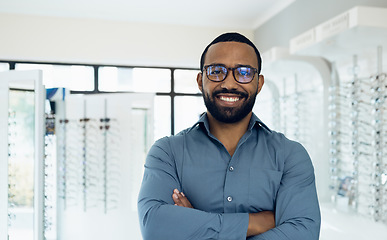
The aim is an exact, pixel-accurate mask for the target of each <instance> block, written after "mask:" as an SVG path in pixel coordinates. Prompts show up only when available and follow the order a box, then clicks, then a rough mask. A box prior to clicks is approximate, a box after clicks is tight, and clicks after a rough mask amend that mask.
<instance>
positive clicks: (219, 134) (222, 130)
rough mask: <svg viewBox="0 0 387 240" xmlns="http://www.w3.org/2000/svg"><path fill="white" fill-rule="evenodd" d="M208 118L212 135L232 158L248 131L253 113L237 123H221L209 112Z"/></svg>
mask: <svg viewBox="0 0 387 240" xmlns="http://www.w3.org/2000/svg"><path fill="white" fill-rule="evenodd" d="M207 116H208V122H209V125H210V132H211V134H212V135H214V136H215V137H216V138H217V139H218V140H219V141H220V142H221V143H222V144H223V145H224V146H225V148H226V149H227V151H228V152H229V154H230V155H231V156H232V155H233V154H234V152H235V150H236V147H237V145H238V142H239V140H240V139H241V138H242V136H243V135H244V134H245V133H246V131H247V128H248V126H249V123H250V119H251V116H252V112H250V113H249V114H247V115H246V117H244V118H243V119H242V120H241V121H239V122H236V123H224V122H219V121H218V120H216V119H215V118H214V117H213V116H212V115H211V114H210V113H209V112H207Z"/></svg>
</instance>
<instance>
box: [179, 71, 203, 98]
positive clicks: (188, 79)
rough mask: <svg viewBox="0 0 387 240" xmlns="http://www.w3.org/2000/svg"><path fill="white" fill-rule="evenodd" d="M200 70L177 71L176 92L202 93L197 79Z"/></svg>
mask: <svg viewBox="0 0 387 240" xmlns="http://www.w3.org/2000/svg"><path fill="white" fill-rule="evenodd" d="M198 73H199V70H179V69H176V70H175V75H174V77H175V78H174V79H175V92H181V93H200V91H199V88H198V85H197V82H196V77H197V74H198Z"/></svg>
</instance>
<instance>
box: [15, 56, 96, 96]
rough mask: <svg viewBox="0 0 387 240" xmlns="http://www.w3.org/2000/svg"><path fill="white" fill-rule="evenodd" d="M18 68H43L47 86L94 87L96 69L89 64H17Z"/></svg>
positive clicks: (77, 89)
mask: <svg viewBox="0 0 387 240" xmlns="http://www.w3.org/2000/svg"><path fill="white" fill-rule="evenodd" d="M15 69H16V70H36V69H40V70H43V84H44V85H45V87H46V88H55V87H64V88H68V89H70V90H75V91H92V90H93V89H94V69H93V67H89V66H77V65H51V64H24V63H21V64H16V68H15Z"/></svg>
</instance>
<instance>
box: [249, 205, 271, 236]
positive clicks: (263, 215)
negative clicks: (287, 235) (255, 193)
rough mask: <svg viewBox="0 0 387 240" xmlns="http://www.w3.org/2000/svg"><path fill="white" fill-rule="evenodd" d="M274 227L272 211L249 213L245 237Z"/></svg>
mask: <svg viewBox="0 0 387 240" xmlns="http://www.w3.org/2000/svg"><path fill="white" fill-rule="evenodd" d="M274 227H275V221H274V213H273V212H271V211H263V212H259V213H250V214H249V225H248V228H247V235H246V236H247V237H250V236H255V235H259V234H262V233H264V232H266V231H268V230H270V229H272V228H274Z"/></svg>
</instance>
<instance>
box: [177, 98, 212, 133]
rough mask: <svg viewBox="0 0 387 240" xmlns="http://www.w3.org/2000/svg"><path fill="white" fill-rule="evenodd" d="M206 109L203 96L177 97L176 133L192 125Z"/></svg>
mask: <svg viewBox="0 0 387 240" xmlns="http://www.w3.org/2000/svg"><path fill="white" fill-rule="evenodd" d="M205 111H206V107H205V105H204V101H203V98H202V97H196V96H178V97H176V98H175V133H178V132H180V131H181V130H183V129H186V128H189V127H192V125H193V124H195V122H197V121H198V120H199V117H200V115H201V114H202V113H203V112H205Z"/></svg>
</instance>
